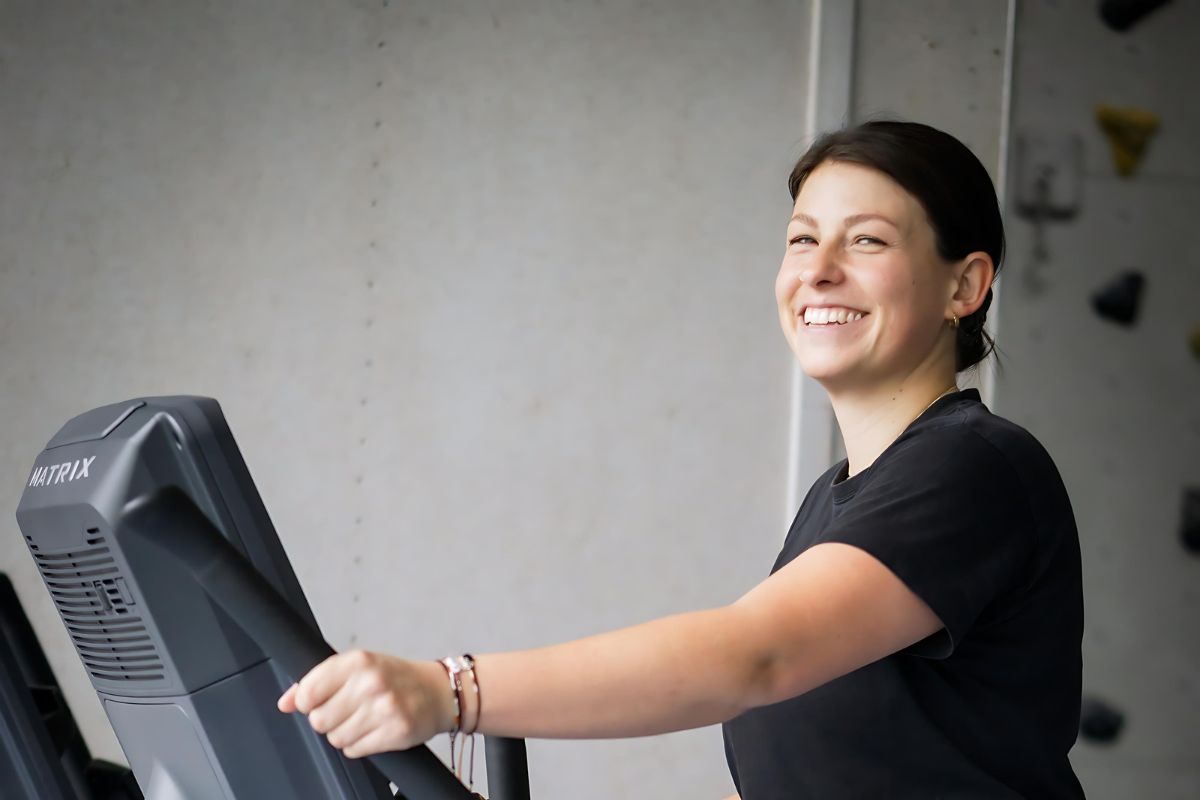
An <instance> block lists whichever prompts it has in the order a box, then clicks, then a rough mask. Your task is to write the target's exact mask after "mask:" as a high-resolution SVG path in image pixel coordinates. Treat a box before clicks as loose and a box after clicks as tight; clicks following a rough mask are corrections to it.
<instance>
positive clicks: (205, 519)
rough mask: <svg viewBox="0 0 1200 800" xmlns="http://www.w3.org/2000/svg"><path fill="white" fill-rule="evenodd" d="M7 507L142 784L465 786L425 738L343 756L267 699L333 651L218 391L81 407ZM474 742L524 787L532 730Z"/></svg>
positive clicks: (440, 790)
mask: <svg viewBox="0 0 1200 800" xmlns="http://www.w3.org/2000/svg"><path fill="white" fill-rule="evenodd" d="M17 522H18V524H19V526H20V528H21V532H22V534H23V536H24V541H25V544H26V545H27V546H28V548H29V552H30V555H31V556H32V557H33V559H34V562H35V563H36V564H37V567H38V570H39V572H40V573H41V576H42V579H43V581H44V582H45V584H46V589H47V590H48V591H49V593H50V597H51V599H52V600H53V601H54V604H55V607H56V608H57V610H58V613H59V616H60V617H61V618H62V621H63V624H64V625H65V626H66V629H67V633H68V634H69V635H70V637H71V640H72V642H73V643H74V645H75V649H76V651H77V653H78V655H79V658H80V661H81V662H82V664H83V666H84V668H85V670H86V671H87V673H88V676H89V678H90V679H91V682H92V686H93V687H94V688H95V690H96V693H97V695H98V696H99V699H100V701H101V703H102V705H103V706H104V710H105V713H106V714H107V716H108V719H109V721H110V722H111V723H112V726H113V730H114V731H115V733H116V735H117V739H118V740H119V741H120V743H121V748H122V750H123V751H124V753H125V755H126V757H127V758H128V760H129V764H130V767H131V768H132V770H133V774H134V776H135V777H136V779H137V783H138V784H139V785H140V787H141V790H142V792H143V793H144V794H145V796H146V797H147V798H149V800H263V798H294V799H295V800H379V799H380V798H391V797H393V796H395V797H401V798H407V799H408V800H468V799H469V798H471V797H473V796H475V795H472V794H471V793H470V792H468V791H467V789H466V787H465V786H463V784H462V783H460V782H459V780H458V779H457V778H455V777H454V775H453V773H451V772H450V770H449V769H447V768H446V767H445V765H443V764H442V762H441V760H440V759H438V758H437V756H436V755H434V754H433V752H432V751H431V750H429V748H427V747H425V746H424V745H422V746H418V747H414V748H411V749H409V750H405V751H398V752H392V753H380V754H377V755H374V756H369V757H367V758H365V759H348V758H346V757H344V756H343V755H342V754H341V753H340V752H339V751H338V750H336V749H334V748H333V747H331V746H330V745H329V744H328V742H327V741H325V738H324V737H323V736H322V735H320V734H318V733H316V731H314V730H313V729H312V728H311V726H309V725H308V723H307V721H306V720H305V719H304V718H303V717H302V715H298V714H293V715H285V714H280V713H279V712H278V710H276V708H275V700H276V698H278V697H279V695H280V694H282V693H283V691H284V690H285V689H286V688H287V687H288V686H289V685H290V684H291V683H292V682H293V681H295V680H298V679H299V678H300V677H302V676H303V675H304V674H305V673H306V672H308V670H310V669H311V668H312V667H314V666H316V665H317V664H318V663H320V662H321V661H322V660H324V659H325V658H327V657H328V656H330V655H332V654H333V652H334V651H333V649H332V648H331V647H330V646H329V645H328V644H327V643H326V642H325V640H324V639H323V637H322V636H321V634H320V632H319V629H318V627H317V623H316V619H315V618H314V617H313V613H312V610H311V609H310V607H309V605H308V602H307V600H306V599H305V597H304V593H303V591H302V590H301V588H300V584H299V581H298V580H297V579H296V575H295V573H294V572H293V570H292V567H291V564H290V563H289V561H288V558H287V555H286V554H285V552H284V550H283V547H282V545H281V544H280V542H279V538H278V536H277V534H276V532H275V529H274V527H273V526H272V524H271V520H270V518H269V517H268V515H267V511H266V507H265V506H264V505H263V502H262V500H261V498H260V497H259V494H258V491H257V490H256V489H255V486H254V483H253V481H252V480H251V477H250V472H249V470H248V469H247V467H246V464H245V462H244V461H243V460H242V457H241V453H240V451H239V450H238V447H237V444H236V442H235V441H234V439H233V435H232V433H231V432H230V430H229V427H228V425H227V424H226V421H225V417H224V415H223V414H222V412H221V408H220V405H219V404H218V403H217V401H216V400H214V399H212V398H207V397H195V396H170V397H144V398H136V399H133V400H129V401H126V402H123V403H116V404H113V405H106V406H102V407H100V408H95V409H92V410H91V411H88V412H86V413H83V414H80V415H79V416H77V417H74V418H73V419H71V420H70V421H68V422H67V423H66V424H65V425H64V426H63V427H62V428H61V429H60V430H59V431H58V433H56V434H55V435H54V437H53V438H51V439H50V441H49V442H48V443H47V445H46V447H45V448H44V449H43V451H42V452H41V454H40V455H39V456H38V457H37V460H36V461H35V463H34V465H33V469H32V471H31V472H30V475H29V479H28V481H27V483H26V486H25V489H24V492H23V493H22V495H21V500H20V503H19V504H18V506H17ZM484 748H485V761H486V767H487V778H488V787H489V796H490V797H491V798H492V800H528V798H529V774H528V766H527V763H526V755H525V742H524V740H523V739H508V738H502V737H484ZM389 784H394V786H395V787H396V788H397V790H398V791H399V794H396V795H393V792H392V788H391V786H390V785H389ZM45 800H57V798H46V799H45Z"/></svg>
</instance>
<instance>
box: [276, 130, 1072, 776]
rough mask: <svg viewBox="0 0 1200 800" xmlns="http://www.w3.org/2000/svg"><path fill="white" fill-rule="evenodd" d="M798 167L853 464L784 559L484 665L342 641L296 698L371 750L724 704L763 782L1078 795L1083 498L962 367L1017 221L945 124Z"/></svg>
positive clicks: (788, 318) (786, 280) (809, 251)
mask: <svg viewBox="0 0 1200 800" xmlns="http://www.w3.org/2000/svg"><path fill="white" fill-rule="evenodd" d="M788 186H789V189H790V191H791V195H792V200H793V201H794V207H793V215H792V218H791V220H790V222H789V224H788V230H787V248H786V252H785V254H784V257H783V262H782V264H781V265H780V269H779V275H778V279H777V280H776V283H775V296H776V300H777V303H778V310H779V319H780V324H781V327H782V330H783V334H784V336H785V337H786V338H787V341H788V343H789V344H790V345H791V347H792V349H793V351H794V352H795V355H796V358H797V359H798V360H799V363H800V365H801V367H802V368H803V369H804V371H805V372H806V373H807V374H808V375H810V376H811V377H813V378H814V379H816V380H817V381H819V382H820V383H821V385H822V386H823V387H824V388H825V389H826V391H827V392H828V393H829V397H830V400H831V402H832V404H833V408H834V412H835V414H836V416H837V419H838V423H839V428H840V430H841V432H842V435H843V437H844V439H845V445H846V453H847V454H848V456H847V458H846V459H843V460H842V461H840V462H838V463H837V464H834V465H833V466H832V467H830V468H829V470H828V471H826V472H825V474H824V475H822V476H821V477H820V478H818V480H817V481H816V483H814V484H813V486H812V488H811V489H810V490H809V492H808V495H807V496H806V497H805V499H804V502H803V504H802V505H801V506H800V509H799V511H798V513H797V514H796V518H795V521H794V523H793V524H792V528H791V530H790V531H789V532H788V536H787V539H786V541H785V543H784V546H783V549H782V550H781V552H780V553H779V556H778V558H777V559H776V561H775V564H774V566H773V568H772V570H771V574H770V575H769V576H768V577H767V578H766V579H765V580H763V581H762V582H761V583H759V584H758V585H757V586H755V587H753V588H752V589H750V591H748V592H746V593H745V594H744V595H743V596H742V597H741V598H740V599H739V600H738V601H737V602H735V603H733V604H731V605H728V606H725V607H721V608H715V609H707V610H702V611H695V612H691V613H686V614H677V615H673V616H669V617H664V618H661V619H657V620H653V621H651V622H647V623H643V624H641V625H635V626H632V627H628V628H623V629H620V630H615V631H611V632H608V633H603V634H600V635H596V636H591V637H588V638H585V639H579V640H577V641H572V642H567V643H564V644H558V645H553V646H548V647H543V648H539V649H536V650H527V651H520V652H502V653H487V654H483V655H477V656H474V657H473V658H471V659H469V669H467V668H462V669H456V668H454V665H456V664H465V663H468V659H466V658H465V657H461V658H460V659H458V660H455V659H447V660H445V661H443V662H440V663H439V662H437V661H421V662H414V661H406V660H404V659H401V658H397V657H394V656H389V655H384V654H377V653H364V652H352V653H343V654H339V655H336V656H333V657H332V658H331V659H329V660H328V661H326V662H325V663H323V664H321V665H319V666H318V667H316V668H315V669H314V670H313V671H312V672H310V673H309V674H308V675H307V676H305V677H304V678H303V680H301V681H300V683H299V684H298V685H297V686H295V687H293V688H292V689H289V690H288V692H287V693H286V694H285V695H284V696H283V697H282V698H280V701H279V707H280V710H282V711H285V712H292V711H300V712H302V713H305V714H308V715H309V721H310V723H311V724H312V725H313V727H314V728H316V730H318V731H320V732H321V733H324V734H326V735H327V737H328V740H329V741H330V743H331V744H333V745H334V746H335V747H337V748H339V749H342V750H343V752H344V753H345V754H346V755H349V756H352V757H357V756H362V755H368V754H371V753H376V752H380V751H383V750H392V749H403V748H407V747H411V746H412V745H414V744H418V743H420V742H422V741H425V740H426V739H428V738H430V737H431V736H433V735H434V734H436V733H438V732H445V731H449V732H452V733H457V732H459V731H460V730H463V731H479V732H482V733H487V734H492V735H499V736H515V737H558V738H602V737H615V736H641V735H649V734H656V733H665V732H668V731H675V730H681V729H685V728H696V727H701V726H705V725H711V724H714V723H724V725H723V732H724V737H725V749H726V758H727V761H728V764H729V769H730V772H731V774H732V776H733V779H734V782H735V784H736V785H737V788H738V790H739V792H740V793H741V794H742V798H743V800H784V798H787V799H788V800H795V799H796V798H821V800H836V799H837V798H862V797H872V798H874V797H893V798H901V797H904V798H908V797H911V798H930V797H971V798H1018V797H1037V798H1077V797H1082V791H1081V790H1080V787H1079V783H1078V781H1077V780H1076V778H1075V775H1074V773H1073V772H1072V769H1071V766H1070V763H1069V762H1068V760H1067V752H1068V750H1069V749H1070V747H1071V745H1072V744H1073V742H1074V740H1075V735H1076V732H1077V730H1078V722H1079V701H1080V681H1081V663H1080V644H1081V638H1082V630H1083V608H1082V589H1081V576H1080V559H1079V541H1078V533H1077V531H1076V527H1075V520H1074V515H1073V512H1072V509H1071V504H1070V501H1069V499H1068V497H1067V493H1066V489H1065V488H1064V486H1063V483H1062V480H1061V478H1060V476H1059V474H1058V471H1057V469H1056V468H1055V465H1054V462H1053V461H1052V459H1051V458H1050V456H1049V454H1048V453H1047V452H1046V451H1045V449H1044V448H1043V447H1042V446H1041V444H1040V443H1039V442H1038V441H1037V440H1036V439H1035V438H1034V437H1033V436H1032V435H1031V434H1030V433H1029V432H1028V431H1026V430H1024V429H1023V428H1021V427H1019V426H1017V425H1016V424H1014V423H1012V422H1010V421H1008V420H1006V419H1003V418H1001V417H998V416H995V415H993V414H992V413H991V412H990V411H989V410H988V408H987V407H986V406H985V405H984V404H983V403H982V402H980V396H979V392H978V391H976V390H974V389H967V390H959V388H958V386H957V384H956V380H955V376H956V374H957V373H958V372H960V371H962V370H964V369H967V368H969V367H971V366H973V365H975V364H977V363H979V361H980V360H982V359H983V358H984V357H986V355H987V353H988V351H989V350H990V349H991V348H990V346H989V345H993V344H994V343H993V342H992V341H991V339H990V337H988V336H987V334H986V333H984V331H983V321H984V319H985V317H986V313H987V308H988V306H989V304H990V302H991V297H992V291H991V284H992V281H993V280H994V279H995V276H996V271H997V270H998V269H999V266H1000V263H1001V260H1002V258H1003V250H1004V233H1003V228H1002V225H1001V222H1000V211H999V207H998V204H997V202H996V195H995V190H994V189H993V187H992V184H991V181H990V179H989V178H988V175H987V172H986V170H985V169H984V168H983V166H982V165H981V164H980V163H979V161H978V159H976V158H975V156H974V155H973V154H972V153H971V152H970V150H968V149H967V148H966V147H965V146H964V145H962V144H961V143H960V142H958V141H957V140H956V139H954V138H953V137H951V136H949V135H948V134H946V133H943V132H941V131H937V130H935V129H933V128H930V127H928V126H925V125H919V124H915V123H901V122H873V123H868V124H865V125H861V126H858V127H854V128H850V129H847V130H844V131H838V132H835V133H832V134H829V135H827V136H825V137H823V138H822V139H820V140H819V141H818V142H817V143H816V144H814V145H813V147H812V148H811V149H810V150H809V151H808V152H807V153H806V154H805V155H804V156H803V157H802V158H801V159H800V161H799V163H797V165H796V167H795V169H794V170H793V171H792V174H791V176H790V179H789V182H788ZM476 679H478V682H476ZM448 681H449V683H448ZM448 685H449V686H450V687H453V689H452V690H448V688H447V686H448ZM452 741H453V739H452Z"/></svg>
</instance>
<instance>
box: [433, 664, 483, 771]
mask: <svg viewBox="0 0 1200 800" xmlns="http://www.w3.org/2000/svg"><path fill="white" fill-rule="evenodd" d="M439 663H441V665H442V666H443V667H445V669H446V675H447V676H448V677H449V680H450V691H451V692H452V693H453V695H454V725H453V727H451V729H450V765H451V766H452V767H453V768H454V775H455V777H457V778H458V779H459V780H462V766H463V765H462V761H463V756H464V755H465V754H466V750H467V748H466V745H465V743H464V745H463V747H462V748H461V750H460V751H459V753H458V760H457V761H456V760H455V758H454V740H455V738H457V736H458V735H459V733H462V735H463V736H467V737H470V740H471V762H470V767H469V771H468V773H467V776H468V777H467V780H468V783H467V790H468V791H471V790H473V789H474V788H475V732H476V731H478V730H479V719H480V717H481V716H482V715H483V702H482V699H481V695H480V693H479V678H478V676H476V674H475V658H474V656H472V655H471V654H470V653H464V654H463V655H461V656H458V657H457V658H456V657H454V656H446V657H445V658H443V659H442V660H441V661H440V662H439ZM463 672H469V673H471V688H472V689H473V690H474V692H475V724H474V725H472V726H471V730H470V731H464V730H463V729H464V727H465V726H464V725H463V723H464V722H465V720H464V719H463V717H464V713H463V712H464V710H465V708H466V706H465V704H464V703H463V696H462V691H463V686H462V678H461V677H460V676H461V675H462V673H463Z"/></svg>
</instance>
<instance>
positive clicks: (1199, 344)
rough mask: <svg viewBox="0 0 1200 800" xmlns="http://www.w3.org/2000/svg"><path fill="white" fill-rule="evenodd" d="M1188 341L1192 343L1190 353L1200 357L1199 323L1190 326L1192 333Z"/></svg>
mask: <svg viewBox="0 0 1200 800" xmlns="http://www.w3.org/2000/svg"><path fill="white" fill-rule="evenodd" d="M1188 342H1189V343H1190V344H1191V345H1192V355H1194V356H1195V357H1196V358H1200V325H1197V326H1196V327H1194V328H1192V335H1191V338H1189V339H1188Z"/></svg>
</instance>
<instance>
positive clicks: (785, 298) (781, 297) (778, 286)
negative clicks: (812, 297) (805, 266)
mask: <svg viewBox="0 0 1200 800" xmlns="http://www.w3.org/2000/svg"><path fill="white" fill-rule="evenodd" d="M799 272H800V271H799V270H797V269H795V268H793V267H792V266H790V265H789V264H788V263H787V261H786V260H785V261H784V262H783V264H782V265H780V267H779V273H778V274H776V276H775V299H776V300H777V301H778V302H779V305H781V306H785V305H787V304H788V303H790V302H791V299H792V295H794V294H795V293H796V289H797V288H798V286H799V284H800V279H799Z"/></svg>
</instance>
